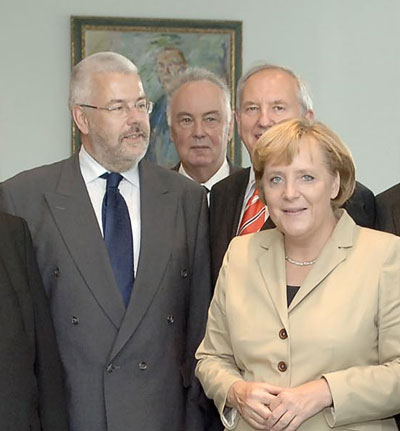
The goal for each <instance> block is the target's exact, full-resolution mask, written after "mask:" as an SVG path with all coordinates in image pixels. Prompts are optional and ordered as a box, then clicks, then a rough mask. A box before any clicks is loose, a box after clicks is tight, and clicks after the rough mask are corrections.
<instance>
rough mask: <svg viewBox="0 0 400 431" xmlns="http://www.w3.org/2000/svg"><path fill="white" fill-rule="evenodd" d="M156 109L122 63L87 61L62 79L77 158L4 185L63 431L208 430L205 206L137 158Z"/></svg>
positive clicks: (201, 196)
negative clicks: (36, 278)
mask: <svg viewBox="0 0 400 431" xmlns="http://www.w3.org/2000/svg"><path fill="white" fill-rule="evenodd" d="M151 108H152V104H151V102H149V101H148V99H147V98H146V94H145V92H144V90H143V85H142V82H141V79H140V77H139V75H138V73H137V69H136V67H135V65H134V64H133V63H132V62H131V61H130V60H128V59H127V58H125V57H123V56H121V55H119V54H115V53H110V52H104V53H97V54H94V55H91V56H89V57H87V58H85V59H84V60H82V61H81V62H80V63H78V64H77V65H76V66H75V67H74V69H73V72H72V76H71V82H70V109H71V112H72V115H73V118H74V121H75V123H76V125H77V127H78V129H79V131H80V133H81V140H82V147H81V149H80V151H79V153H77V154H74V155H73V156H72V157H71V158H69V159H66V160H63V161H61V162H58V163H55V164H52V165H48V166H43V167H40V168H37V169H33V170H30V171H27V172H24V173H21V174H19V175H17V176H15V177H14V178H11V179H10V180H8V181H6V182H4V183H3V184H2V186H1V188H0V207H1V208H2V209H4V210H8V211H9V212H12V213H14V214H17V215H20V216H23V217H24V218H25V219H26V220H27V222H28V224H29V226H30V229H31V231H32V236H33V241H34V246H35V249H36V252H37V258H38V263H39V267H40V272H41V274H42V277H43V281H44V285H45V289H46V291H47V295H48V297H49V299H50V304H51V311H52V316H53V320H54V324H55V329H56V335H57V341H58V345H59V348H60V352H61V357H62V362H63V365H64V369H65V374H66V386H67V390H68V397H67V398H68V410H69V418H70V427H71V428H70V429H71V431H89V430H96V431H132V430H141V431H155V430H167V429H171V430H177V431H184V430H198V431H203V429H204V425H203V411H202V410H201V408H200V406H199V402H200V401H201V399H202V392H201V389H200V386H199V383H198V382H197V380H195V378H194V373H193V371H194V352H195V349H196V348H197V346H198V344H199V343H200V341H201V339H202V336H203V331H204V326H205V321H206V317H207V308H208V304H209V301H210V295H211V287H210V281H209V271H208V270H207V269H208V268H209V244H208V235H207V234H208V232H207V201H206V196H205V193H204V190H203V189H202V188H201V187H200V186H198V185H197V184H196V183H194V182H193V181H189V180H187V179H186V178H184V177H183V176H178V175H176V174H175V173H173V172H171V171H169V170H166V169H163V168H161V167H158V166H156V165H153V164H152V163H149V162H147V161H144V160H142V159H143V156H144V154H145V152H146V150H147V146H148V142H149V131H150V127H149V113H150V112H151Z"/></svg>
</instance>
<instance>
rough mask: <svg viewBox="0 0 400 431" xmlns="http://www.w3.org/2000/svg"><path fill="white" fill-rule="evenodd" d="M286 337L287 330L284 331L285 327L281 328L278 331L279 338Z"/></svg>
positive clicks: (283, 338) (284, 338)
mask: <svg viewBox="0 0 400 431" xmlns="http://www.w3.org/2000/svg"><path fill="white" fill-rule="evenodd" d="M287 337H288V335H287V332H286V329H285V328H282V329H281V330H280V331H279V338H280V339H281V340H286V338H287Z"/></svg>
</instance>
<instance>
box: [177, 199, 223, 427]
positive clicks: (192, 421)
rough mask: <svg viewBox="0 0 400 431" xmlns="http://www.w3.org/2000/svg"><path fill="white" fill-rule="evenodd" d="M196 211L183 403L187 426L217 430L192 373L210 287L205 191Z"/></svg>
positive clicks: (210, 406) (212, 411)
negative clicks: (184, 404) (186, 369)
mask: <svg viewBox="0 0 400 431" xmlns="http://www.w3.org/2000/svg"><path fill="white" fill-rule="evenodd" d="M197 208H198V209H199V210H198V211H197V226H196V232H195V235H194V238H193V239H194V252H193V255H192V256H191V260H192V279H191V298H190V305H189V310H188V322H187V346H186V361H187V362H186V366H187V368H188V370H190V371H189V372H188V374H187V375H188V376H190V384H189V388H188V396H187V406H186V426H185V429H186V430H191V431H206V430H208V431H211V430H213V431H217V430H222V429H223V427H222V425H221V422H220V420H219V417H218V414H217V410H216V408H215V406H214V403H213V402H212V401H211V400H209V399H208V398H207V397H206V396H205V394H204V392H203V389H202V387H201V385H200V382H199V380H198V379H197V377H195V375H194V369H195V365H196V362H195V358H194V356H195V352H196V350H197V347H198V346H199V344H200V342H201V340H202V339H203V336H204V331H205V325H206V321H207V314H208V307H209V304H210V301H211V295H212V289H211V282H210V252H209V241H208V214H207V213H208V205H207V198H206V195H205V193H202V199H201V204H200V207H198V206H197Z"/></svg>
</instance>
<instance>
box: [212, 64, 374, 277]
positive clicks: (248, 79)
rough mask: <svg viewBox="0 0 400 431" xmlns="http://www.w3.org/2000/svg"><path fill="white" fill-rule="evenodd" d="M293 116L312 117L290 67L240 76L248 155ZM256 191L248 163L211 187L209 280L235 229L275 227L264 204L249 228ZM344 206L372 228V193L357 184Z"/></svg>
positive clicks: (239, 117)
mask: <svg viewBox="0 0 400 431" xmlns="http://www.w3.org/2000/svg"><path fill="white" fill-rule="evenodd" d="M294 117H305V118H310V119H312V118H313V117H314V112H313V107H312V100H311V97H310V95H309V93H308V90H307V87H306V86H305V85H304V83H303V82H302V81H301V80H300V79H299V78H298V77H297V76H296V75H295V74H294V73H293V72H292V71H291V70H288V69H286V68H283V67H280V66H275V65H270V64H264V65H261V66H257V67H254V68H252V69H250V70H249V71H248V72H247V73H246V74H245V75H244V76H243V77H242V78H241V79H240V80H239V82H238V86H237V97H236V122H237V126H238V131H239V135H240V137H241V139H242V142H243V143H244V145H245V146H246V149H247V151H248V153H249V155H250V158H251V154H252V150H253V148H254V146H255V144H256V142H257V140H258V139H259V138H260V136H261V135H262V134H263V133H264V132H265V131H266V130H267V129H268V128H269V127H271V126H272V125H274V124H275V123H278V122H280V121H282V120H286V119H289V118H294ZM255 190H256V187H255V178H254V172H253V170H252V168H251V167H250V168H246V169H243V170H241V171H240V172H237V173H235V174H234V175H231V176H230V177H228V178H226V179H224V180H222V181H221V182H219V183H218V184H216V185H215V186H214V187H213V189H212V191H211V196H210V243H211V268H212V269H211V272H212V282H213V284H215V282H216V279H217V277H218V273H219V269H220V267H221V264H222V260H223V257H224V255H225V252H226V249H227V247H228V244H229V242H230V241H231V239H232V238H233V237H234V236H236V235H238V233H239V231H241V230H242V229H243V231H244V232H246V233H248V232H251V231H257V230H259V229H260V228H261V226H262V228H263V229H267V228H271V227H274V226H273V223H272V221H271V220H270V219H269V218H268V208H265V210H264V209H262V210H261V209H260V212H259V213H257V217H258V218H257V220H255V223H253V225H252V226H248V223H252V221H253V219H255V217H254V216H253V217H252V218H250V219H249V220H250V221H249V220H248V219H246V216H245V212H246V207H247V208H248V207H249V202H251V201H253V202H254V199H257V197H255V196H254V194H255V193H256V192H255ZM345 208H346V209H347V211H348V212H349V214H350V215H351V216H352V217H353V218H354V220H355V221H356V222H357V223H358V224H360V225H362V226H367V227H374V223H375V200H374V195H373V194H372V192H371V191H370V190H369V189H368V188H366V187H365V186H363V185H362V184H360V183H357V185H356V189H355V192H354V194H353V196H352V197H351V198H350V200H349V201H348V202H347V203H346V204H345ZM261 211H262V212H261ZM262 218H263V219H262ZM245 219H246V220H245ZM257 223H258V224H257ZM252 227H254V229H253V230H252Z"/></svg>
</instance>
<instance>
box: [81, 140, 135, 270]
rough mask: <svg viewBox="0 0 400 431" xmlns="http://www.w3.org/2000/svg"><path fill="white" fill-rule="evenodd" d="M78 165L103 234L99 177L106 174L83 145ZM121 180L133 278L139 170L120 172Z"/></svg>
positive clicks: (103, 185) (102, 184) (102, 188)
mask: <svg viewBox="0 0 400 431" xmlns="http://www.w3.org/2000/svg"><path fill="white" fill-rule="evenodd" d="M79 164H80V168H81V173H82V177H83V180H84V181H85V184H86V188H87V191H88V193H89V197H90V201H91V203H92V206H93V209H94V212H95V214H96V218H97V222H98V224H99V228H100V230H101V233H102V234H103V222H102V215H101V208H102V204H103V198H104V194H105V192H106V180H105V179H104V178H100V177H101V175H103V174H104V173H106V172H108V171H107V169H105V168H103V166H101V165H100V164H99V163H98V162H96V160H94V159H93V157H91V156H90V155H89V154H88V152H87V151H86V150H85V148H84V147H83V145H82V146H81V149H80V151H79ZM121 175H122V176H123V179H122V180H121V182H120V183H119V187H118V188H119V191H120V193H121V195H122V196H123V197H124V199H125V202H126V205H127V207H128V211H129V216H130V219H131V225H132V236H133V264H134V270H135V276H136V271H137V266H138V262H139V255H140V185H139V169H138V167H137V165H136V166H135V167H134V168H132V169H130V170H129V171H126V172H121Z"/></svg>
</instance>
